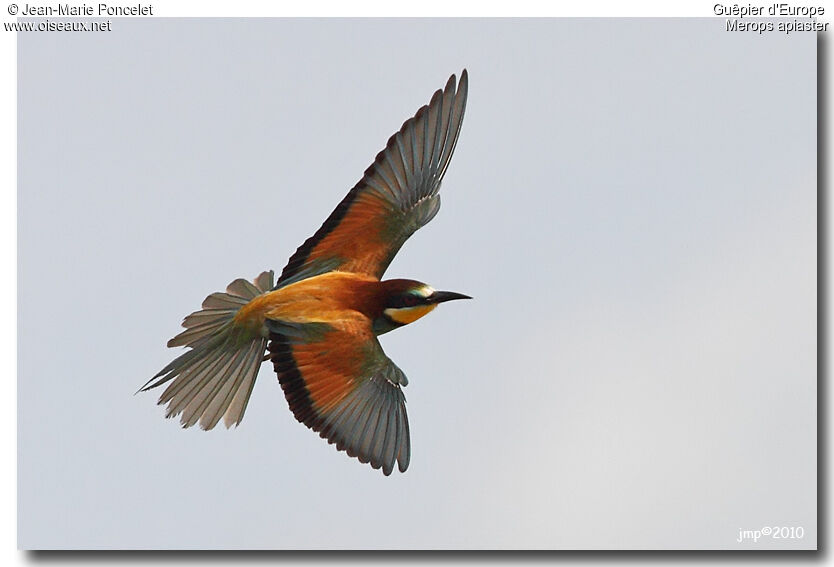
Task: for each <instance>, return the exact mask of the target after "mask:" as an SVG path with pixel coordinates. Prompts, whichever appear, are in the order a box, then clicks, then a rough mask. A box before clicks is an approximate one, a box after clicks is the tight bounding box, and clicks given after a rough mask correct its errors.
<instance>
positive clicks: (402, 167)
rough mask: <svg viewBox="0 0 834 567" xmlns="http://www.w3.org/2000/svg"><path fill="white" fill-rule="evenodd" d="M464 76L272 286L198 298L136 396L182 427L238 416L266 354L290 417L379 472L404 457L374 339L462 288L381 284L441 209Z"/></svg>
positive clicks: (236, 286)
mask: <svg viewBox="0 0 834 567" xmlns="http://www.w3.org/2000/svg"><path fill="white" fill-rule="evenodd" d="M467 86H468V76H467V73H466V70H465V69H464V70H463V72H462V73H461V77H460V82H459V83H457V82H456V79H455V76H454V75H452V76H451V77H450V78H449V80H448V82H447V83H446V86H445V88H444V89H442V90H438V91H437V92H435V93H434V96H432V98H431V101H430V102H429V104H428V105H426V106H423V107H422V108H420V110H418V111H417V114H415V115H414V117H412V118H409V119H408V120H406V121H405V123H404V124H403V125H402V127H401V128H400V130H399V131H398V132H397V133H396V134H394V135H393V136H391V138H390V139H389V140H388V144H387V145H386V146H385V149H384V150H382V151H381V152H380V153H379V154H378V155H377V156H376V159H375V160H374V162H373V164H371V166H370V167H369V168H368V169H366V170H365V174H364V175H363V177H362V179H361V180H360V181H359V182H358V183H357V184H356V186H354V187H353V189H351V190H350V192H348V194H347V196H345V198H344V199H342V202H341V203H339V205H338V206H337V207H336V209H335V210H334V211H333V212H332V213H331V214H330V216H329V217H327V220H325V221H324V224H322V226H321V228H319V229H318V231H316V233H315V234H314V235H313V236H312V237H310V238H308V239H307V241H306V242H304V244H302V245H301V246H300V247H299V248H298V250H296V252H295V254H293V255H292V257H290V259H289V262H288V263H287V265H286V267H285V268H284V270H283V272H281V276H280V277H279V278H278V281H277V282H273V272H272V271H268V272H263V273H262V274H260V275H259V276H258V277H256V278H255V279H254V280H253V281H252V282H249V281H247V280H245V279H237V280H235V281H233V282H232V283H230V284H229V286H228V287H227V288H226V291H225V292H217V293H212V294H211V295H209V296H208V297H207V298H206V299H205V301H203V305H202V309H201V310H200V311H197V312H195V313H192V314H191V315H189V316H188V317H186V318H185V320H184V321H183V323H182V326H183V327H185V331H183V332H181V333H180V334H178V335H177V336H176V337H174V338H173V339H171V340H170V341H168V346H169V347H178V346H185V347H188V348H189V350H187V351H186V352H185V353H184V354H182V355H180V356H179V357H177V358H176V359H174V360H173V361H172V362H171V363H170V364H168V365H167V366H166V367H165V368H163V369H162V370H161V371H160V372H159V373H158V374H156V376H154V377H153V378H151V380H149V381H148V382H147V383H146V384H145V385H144V386H143V387H142V388H141V391H146V390H150V389H152V388H156V387H158V386H161V385H163V384H168V386H167V388H166V389H165V390H164V391H163V393H162V395H161V396H160V398H159V404H167V408H166V417H174V416H177V415H180V416H181V417H180V422H181V423H182V425H183V427H191V426H192V425H195V424H197V423H199V424H200V426H201V427H202V428H203V429H206V430H208V429H212V428H213V427H214V426H215V425H217V424H218V423H219V421H220V419H221V418H223V421H224V423H225V425H226V427H231V426H232V425H238V424H239V423H240V421H241V420H242V419H243V414H244V412H245V411H246V405H247V403H248V402H249V397H250V395H251V393H252V388H253V386H254V384H255V378H256V376H257V374H258V369H259V368H260V365H261V363H262V362H264V361H267V360H269V361H271V362H272V364H273V365H274V368H275V372H276V373H277V375H278V381H279V383H280V384H281V388H282V389H283V391H284V395H285V397H286V399H287V402H288V403H289V407H290V410H291V411H292V413H293V415H294V416H295V418H296V419H297V420H298V421H300V422H301V423H303V424H304V425H306V426H307V427H309V428H310V429H312V430H313V431H316V432H318V433H319V435H320V436H321V437H322V438H324V439H326V440H327V441H328V442H329V443H333V444H335V445H336V448H337V449H338V450H339V451H346V452H347V454H348V455H349V456H351V457H357V458H358V459H359V460H360V461H361V462H363V463H370V465H371V466H372V467H373V468H375V469H380V468H381V469H382V472H383V473H384V474H385V475H386V476H387V475H390V474H391V472H392V471H393V470H394V464H395V463H396V464H397V466H398V468H399V470H400V472H405V470H406V469H407V468H408V463H409V460H410V455H411V441H410V436H409V429H408V416H407V414H406V409H405V397H404V395H403V392H402V388H403V386H405V385H406V384H408V379H407V378H406V376H405V374H404V373H403V371H402V370H400V369H399V368H398V367H397V365H396V364H394V362H393V361H392V360H391V359H390V358H388V357H387V356H386V355H385V352H384V351H383V350H382V346H381V345H380V344H379V341H378V340H377V337H378V336H379V335H381V334H383V333H387V332H389V331H392V330H394V329H397V328H399V327H402V326H404V325H407V324H409V323H412V322H414V321H416V320H417V319H419V318H421V317H423V316H424V315H426V314H427V313H429V312H430V311H432V310H433V309H434V308H435V307H437V305H438V304H439V303H443V302H445V301H450V300H453V299H470V298H469V297H468V296H466V295H463V294H460V293H455V292H450V291H436V290H435V289H434V288H432V287H431V286H429V285H427V284H424V283H422V282H419V281H415V280H406V279H391V280H382V279H381V278H382V275H383V274H384V273H385V269H386V268H387V267H388V265H389V264H390V263H391V260H393V258H394V256H395V255H396V253H397V251H398V250H399V249H400V247H401V246H402V245H403V243H404V242H405V241H406V240H407V239H408V237H409V236H411V235H412V234H413V233H414V232H415V231H416V230H417V229H419V228H420V227H421V226H423V225H425V224H426V223H428V222H429V221H430V220H431V219H432V218H434V216H435V215H436V214H437V211H438V210H439V209H440V196H439V195H438V191H439V190H440V182H441V180H442V179H443V175H444V174H445V173H446V168H447V167H448V166H449V160H450V159H451V158H452V153H453V152H454V150H455V144H456V143H457V140H458V135H459V134H460V128H461V124H462V122H463V114H464V109H465V107H466V95H467Z"/></svg>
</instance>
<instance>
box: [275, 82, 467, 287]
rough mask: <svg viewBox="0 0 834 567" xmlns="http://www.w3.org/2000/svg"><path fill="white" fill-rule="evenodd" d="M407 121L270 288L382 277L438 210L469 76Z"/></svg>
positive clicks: (435, 95) (456, 136) (440, 92)
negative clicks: (339, 274) (336, 276)
mask: <svg viewBox="0 0 834 567" xmlns="http://www.w3.org/2000/svg"><path fill="white" fill-rule="evenodd" d="M455 83H456V82H455V76H454V75H452V76H451V77H450V78H449V81H448V82H447V83H446V88H444V89H443V90H438V91H437V92H436V93H434V96H433V97H432V99H431V102H430V103H429V104H428V105H427V106H424V107H422V108H421V109H420V110H418V111H417V114H416V115H415V116H414V117H413V118H409V119H408V120H406V121H405V123H404V124H403V125H402V128H400V131H399V132H397V133H396V134H394V135H393V136H391V138H390V139H389V140H388V144H387V145H386V147H385V149H384V150H382V151H381V152H380V153H379V154H378V155H377V156H376V159H375V160H374V163H373V164H372V165H371V166H370V167H369V168H368V169H367V170H365V175H364V176H363V177H362V179H361V180H360V181H359V183H357V184H356V186H355V187H354V188H353V189H351V190H350V192H349V193H348V194H347V196H346V197H345V198H344V199H343V200H342V202H341V203H339V205H338V206H337V207H336V209H335V210H334V211H333V212H332V213H331V214H330V216H329V217H328V218H327V220H326V221H324V224H323V225H322V226H321V228H319V230H318V231H317V232H316V233H315V234H314V235H313V236H312V237H310V238H308V239H307V241H306V242H304V244H302V245H301V246H300V247H299V248H298V250H296V252H295V254H293V255H292V257H291V258H290V260H289V262H288V263H287V266H286V267H285V268H284V271H283V272H282V273H281V277H280V278H278V282H277V285H276V288H278V287H283V286H285V285H288V284H290V283H292V282H295V281H299V280H301V279H305V278H308V277H311V276H314V275H317V274H322V273H325V272H329V271H332V270H341V271H345V272H355V273H362V274H368V275H371V276H374V277H377V278H380V277H381V276H382V274H383V273H384V272H385V269H386V268H387V267H388V264H390V263H391V260H393V258H394V255H395V254H396V253H397V251H398V250H399V249H400V247H401V246H402V245H403V243H404V242H405V241H406V240H407V239H408V237H409V236H411V235H412V234H414V232H415V231H416V230H417V229H418V228H420V227H421V226H423V225H425V224H426V223H428V222H429V221H430V220H431V219H432V218H434V215H435V214H437V211H438V210H439V209H440V197H439V196H438V194H437V193H438V191H439V190H440V181H441V180H442V179H443V174H444V173H445V172H446V168H447V167H448V166H449V160H450V159H451V157H452V153H453V152H454V149H455V144H456V142H457V139H458V135H459V134H460V127H461V123H462V122H463V112H464V109H465V107H466V93H467V85H468V76H467V73H466V70H465V69H464V70H463V73H461V77H460V84H459V85H457V89H456V88H455V87H456V84H455Z"/></svg>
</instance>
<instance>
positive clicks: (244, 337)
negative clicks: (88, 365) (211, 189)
mask: <svg viewBox="0 0 834 567" xmlns="http://www.w3.org/2000/svg"><path fill="white" fill-rule="evenodd" d="M273 277H274V274H273V272H272V271H268V272H263V273H262V274H261V275H259V276H258V277H257V278H255V280H254V282H251V283H250V282H248V281H246V280H244V279H237V280H235V281H233V282H232V283H230V284H229V286H228V287H227V288H226V292H225V293H224V292H217V293H212V294H211V295H209V296H208V297H207V298H206V299H205V301H203V309H202V310H200V311H196V312H195V313H192V314H191V315H189V316H188V317H186V318H185V320H184V321H183V322H182V326H183V327H185V331H183V332H182V333H180V334H179V335H177V336H176V337H174V338H173V339H171V340H170V341H168V346H169V347H175V346H187V347H190V349H191V350H189V351H187V352H185V353H184V354H182V355H180V356H178V357H177V358H175V359H174V360H173V361H172V362H171V363H170V364H168V365H167V366H166V367H165V368H163V369H162V370H160V371H159V372H158V373H157V374H156V376H154V377H153V378H151V379H150V380H149V381H148V382H147V383H146V384H145V385H144V386H142V388H141V390H140V391H142V392H144V391H147V390H150V389H152V388H156V387H157V386H161V385H162V384H165V383H166V382H169V381H170V382H171V383H170V384H169V385H168V387H167V388H166V389H165V391H164V392H162V395H161V396H160V397H159V402H158V403H159V404H168V407H167V410H166V413H165V417H174V416H176V415H180V414H182V416H181V417H180V422H181V423H182V426H183V427H191V426H192V425H194V424H196V423H197V422H198V421H199V423H200V427H202V428H203V429H212V428H213V427H214V426H215V425H217V423H218V422H219V421H220V418H221V417H222V418H223V421H224V423H225V424H226V427H231V426H232V425H238V424H239V423H240V421H241V420H242V419H243V413H244V412H245V411H246V405H247V404H248V403H249V396H250V395H251V394H252V388H253V386H254V385H255V378H256V377H257V375H258V369H259V368H260V366H261V362H262V361H263V355H264V351H265V350H266V345H267V340H268V339H267V338H266V337H264V336H262V335H261V333H259V332H258V331H257V330H252V329H248V328H245V327H242V326H240V325H237V324H235V322H234V317H235V314H236V313H237V312H238V311H239V310H240V308H241V307H243V306H244V305H246V304H247V303H248V302H249V301H251V300H252V299H254V298H255V297H257V296H259V295H261V294H262V293H266V292H268V291H269V290H271V289H272V286H273Z"/></svg>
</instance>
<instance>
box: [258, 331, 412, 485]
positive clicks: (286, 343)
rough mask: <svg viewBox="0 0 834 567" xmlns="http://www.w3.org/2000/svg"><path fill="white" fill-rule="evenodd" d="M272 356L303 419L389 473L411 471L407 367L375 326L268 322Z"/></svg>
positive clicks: (344, 448) (341, 447) (291, 402)
mask: <svg viewBox="0 0 834 567" xmlns="http://www.w3.org/2000/svg"><path fill="white" fill-rule="evenodd" d="M267 325H268V326H269V329H270V343H269V352H270V358H271V359H272V362H273V364H274V365H275V372H276V373H277V374H278V381H279V382H280V383H281V388H282V389H283V390H284V395H285V396H286V398H287V402H288V403H289V406H290V410H292V412H293V415H295V418H296V419H297V420H298V421H300V422H302V423H303V424H304V425H306V426H307V427H309V428H310V429H312V430H313V431H316V432H318V433H319V435H320V436H321V437H323V438H324V439H327V441H328V442H330V443H335V444H336V449H338V450H339V451H346V452H347V454H348V455H350V456H351V457H357V458H358V459H359V460H360V461H361V462H363V463H370V464H371V466H372V467H373V468H375V469H379V468H382V472H383V473H384V474H385V475H386V476H387V475H390V474H391V472H392V471H393V470H394V463H395V462H397V463H398V465H399V469H400V472H404V471H405V470H406V468H408V462H409V459H410V455H411V445H410V441H409V432H408V415H407V414H406V410H405V396H404V395H403V392H402V386H404V385H405V384H406V383H407V380H406V378H405V375H404V374H403V372H402V370H400V369H399V368H397V365H396V364H394V363H393V362H392V361H391V359H389V358H388V357H387V356H386V355H385V353H384V352H383V351H382V347H381V346H380V344H379V342H378V341H377V340H376V337H375V336H374V334H373V332H372V330H371V325H370V321H369V320H367V319H365V320H360V319H357V320H355V321H340V322H338V323H337V322H334V323H299V324H295V323H287V322H283V321H270V320H268V321H267Z"/></svg>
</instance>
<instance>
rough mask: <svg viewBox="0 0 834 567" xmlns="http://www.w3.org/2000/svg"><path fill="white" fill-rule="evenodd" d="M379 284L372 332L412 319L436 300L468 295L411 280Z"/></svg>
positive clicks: (378, 333) (429, 308)
mask: <svg viewBox="0 0 834 567" xmlns="http://www.w3.org/2000/svg"><path fill="white" fill-rule="evenodd" d="M382 285H383V295H382V312H381V313H380V314H379V316H378V317H377V318H376V319H375V320H374V332H375V333H376V334H377V335H381V334H382V333H387V332H388V331H392V330H394V329H396V328H398V327H402V326H403V325H408V324H409V323H413V322H414V321H416V320H417V319H419V318H420V317H422V316H424V315H426V314H427V313H429V312H430V311H432V310H433V309H434V308H435V307H437V304H438V303H443V302H444V301H451V300H453V299H472V298H471V297H469V296H468V295H463V294H462V293H456V292H454V291H437V290H436V289H434V288H433V287H431V286H430V285H428V284H424V283H423V282H418V281H415V280H387V281H384V282H382Z"/></svg>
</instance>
